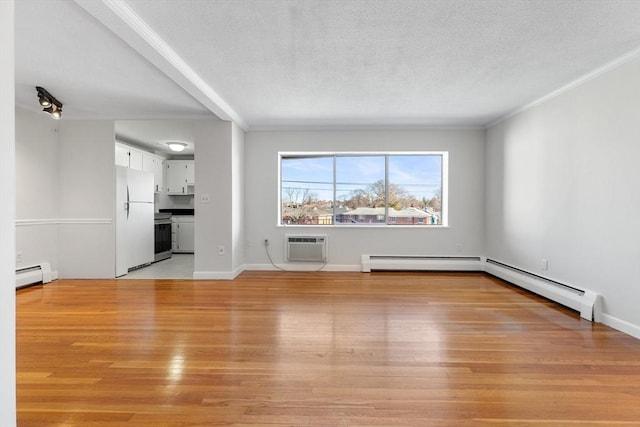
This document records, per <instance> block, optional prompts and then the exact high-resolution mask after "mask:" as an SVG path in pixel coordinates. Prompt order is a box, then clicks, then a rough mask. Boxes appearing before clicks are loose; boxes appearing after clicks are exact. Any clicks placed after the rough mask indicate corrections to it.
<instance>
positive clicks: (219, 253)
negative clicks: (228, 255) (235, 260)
mask: <svg viewBox="0 0 640 427" xmlns="http://www.w3.org/2000/svg"><path fill="white" fill-rule="evenodd" d="M218 255H219V256H222V255H224V246H218Z"/></svg>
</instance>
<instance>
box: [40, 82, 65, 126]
mask: <svg viewBox="0 0 640 427" xmlns="http://www.w3.org/2000/svg"><path fill="white" fill-rule="evenodd" d="M36 91H37V92H38V101H39V102H40V106H42V107H44V108H43V109H42V111H44V112H45V113H49V114H50V115H51V117H53V118H54V119H56V120H58V119H59V118H60V117H62V102H60V101H58V100H57V99H56V98H55V97H54V96H53V95H51V94H50V93H49V92H47V90H46V89H45V88H42V87H40V86H36Z"/></svg>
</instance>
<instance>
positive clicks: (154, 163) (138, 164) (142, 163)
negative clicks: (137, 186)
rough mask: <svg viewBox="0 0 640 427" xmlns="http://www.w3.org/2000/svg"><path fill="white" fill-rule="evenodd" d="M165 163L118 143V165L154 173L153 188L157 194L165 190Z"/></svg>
mask: <svg viewBox="0 0 640 427" xmlns="http://www.w3.org/2000/svg"><path fill="white" fill-rule="evenodd" d="M163 161H164V159H163V158H162V157H160V156H156V155H155V154H152V153H149V152H147V151H144V150H138V149H136V148H134V147H130V146H128V145H126V144H122V143H119V142H116V165H118V166H124V167H126V168H129V169H135V170H140V171H144V172H151V173H153V188H154V192H156V193H161V192H162V190H163V188H164V180H163V172H164V167H163V164H162V162H163Z"/></svg>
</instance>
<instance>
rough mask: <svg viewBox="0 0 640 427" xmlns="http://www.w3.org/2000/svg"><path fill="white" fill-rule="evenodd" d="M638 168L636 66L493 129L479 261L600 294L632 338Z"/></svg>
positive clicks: (638, 269) (639, 69) (639, 289)
mask: <svg viewBox="0 0 640 427" xmlns="http://www.w3.org/2000/svg"><path fill="white" fill-rule="evenodd" d="M639 159H640V58H639V57H636V58H635V59H633V60H631V61H630V62H627V63H626V64H624V65H622V66H620V67H618V68H616V69H613V70H611V71H608V72H606V73H605V74H602V75H600V76H598V77H596V78H594V79H592V80H590V81H588V82H587V83H585V84H583V85H581V86H578V87H576V88H574V89H571V90H570V91H567V92H565V93H563V94H561V95H559V96H557V97H555V98H553V99H551V100H549V101H547V102H545V103H543V104H541V105H538V106H536V107H534V108H532V109H529V110H527V111H525V112H522V113H520V114H518V115H517V116H515V117H512V118H510V119H508V120H506V121H504V122H502V123H499V124H498V125H496V126H493V127H492V128H490V129H489V130H488V132H487V184H486V186H487V216H486V218H487V224H486V236H487V238H486V242H487V256H488V257H490V258H493V259H496V260H499V261H501V262H504V263H507V264H510V265H513V266H516V267H518V268H522V269H525V270H527V271H531V272H534V273H537V274H541V275H543V276H545V277H549V278H552V279H556V280H558V281H560V282H564V283H568V284H572V285H575V286H578V287H581V288H586V289H591V290H593V291H596V292H599V293H601V294H602V296H603V310H604V313H605V323H608V324H610V325H612V326H614V327H616V328H618V329H621V330H624V331H625V332H627V333H631V334H633V335H635V336H639V337H640V309H639V306H640V220H639V219H640V190H639V189H638V185H639V184H640V166H639V165H640V160H639ZM543 258H544V259H547V260H548V261H549V266H548V271H543V270H542V269H541V268H540V260H541V259H543Z"/></svg>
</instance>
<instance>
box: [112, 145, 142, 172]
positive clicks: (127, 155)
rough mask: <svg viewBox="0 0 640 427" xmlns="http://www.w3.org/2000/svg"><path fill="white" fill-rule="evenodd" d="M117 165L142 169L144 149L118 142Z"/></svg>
mask: <svg viewBox="0 0 640 427" xmlns="http://www.w3.org/2000/svg"><path fill="white" fill-rule="evenodd" d="M116 165H118V166H124V167H125V168H130V169H135V170H139V171H141V170H143V169H142V151H141V150H136V149H135V148H132V147H129V146H128V145H124V144H120V143H118V142H116Z"/></svg>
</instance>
